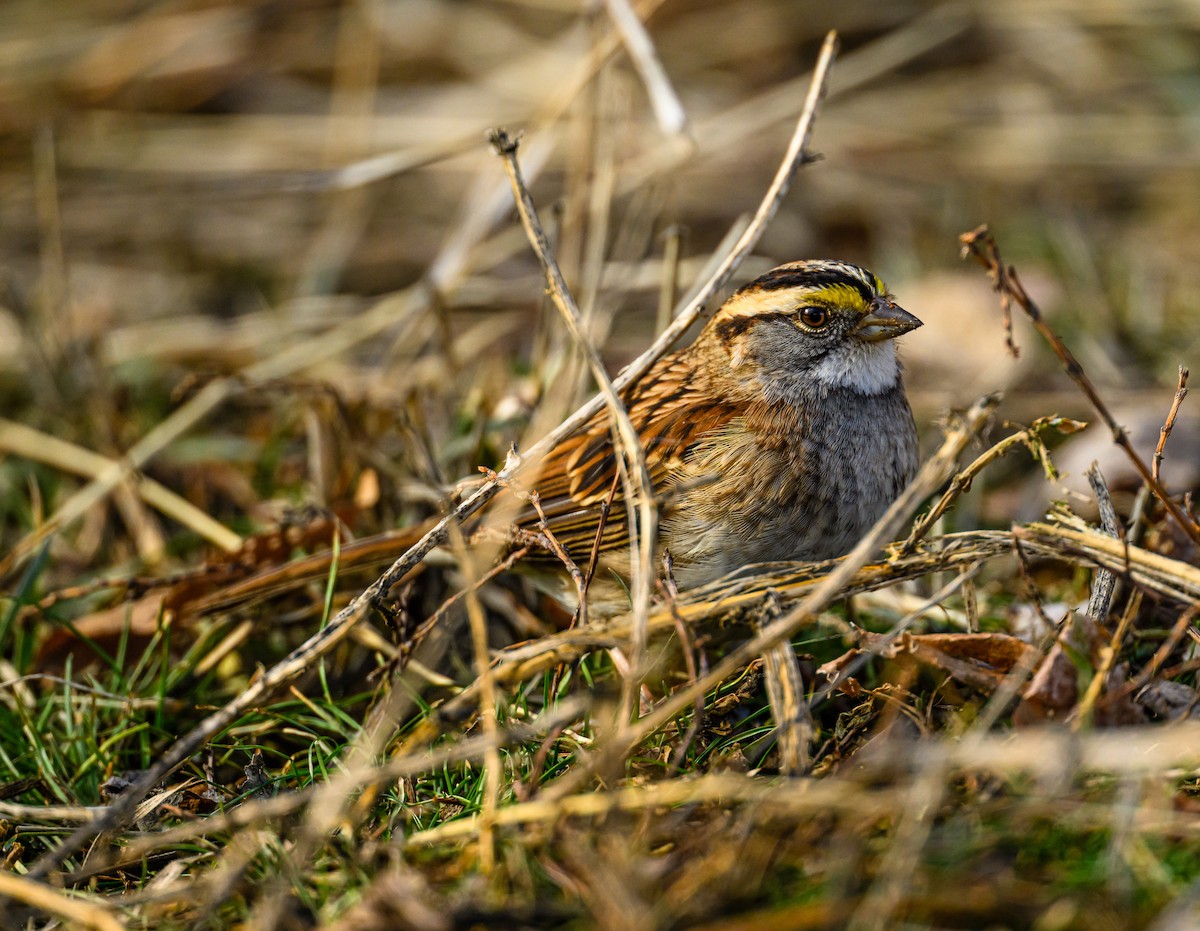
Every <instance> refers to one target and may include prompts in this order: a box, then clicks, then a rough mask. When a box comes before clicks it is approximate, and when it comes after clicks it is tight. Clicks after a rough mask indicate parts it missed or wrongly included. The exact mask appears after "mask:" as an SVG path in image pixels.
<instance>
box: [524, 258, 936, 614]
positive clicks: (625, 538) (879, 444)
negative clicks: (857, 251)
mask: <svg viewBox="0 0 1200 931" xmlns="http://www.w3.org/2000/svg"><path fill="white" fill-rule="evenodd" d="M921 325H922V322H921V321H920V320H919V319H918V318H917V317H915V316H914V315H913V314H911V313H909V312H908V311H907V310H904V309H903V308H901V307H900V306H898V305H897V304H896V302H895V300H894V299H893V297H892V295H891V293H890V292H889V291H888V289H887V286H886V285H885V284H884V283H883V281H882V280H881V279H880V278H879V277H878V276H876V275H875V274H874V273H872V272H870V271H868V270H867V269H865V268H862V267H860V266H858V265H854V264H851V263H849V262H843V261H836V260H827V259H826V260H803V261H795V262H789V263H787V264H784V265H780V266H778V267H777V268H773V269H772V270H771V271H769V272H767V273H765V274H763V275H761V276H760V277H758V278H755V279H754V280H752V281H750V282H749V283H748V284H746V285H744V286H743V287H741V288H739V289H737V290H736V291H735V292H734V293H733V294H731V295H730V297H729V298H728V299H727V300H726V301H725V302H724V303H723V304H722V305H721V307H720V308H719V309H718V310H717V311H716V312H715V313H714V314H713V315H712V316H711V318H710V319H709V320H708V322H707V324H706V325H705V326H704V328H703V329H702V330H701V332H700V333H699V334H698V335H697V337H696V339H695V340H694V341H693V342H692V343H691V344H690V345H688V346H686V347H684V348H682V349H679V350H676V351H674V352H671V353H668V354H666V355H664V356H663V357H662V358H661V359H659V360H658V361H657V362H656V363H655V364H654V365H653V366H652V367H651V368H650V370H649V371H648V372H647V373H646V374H645V375H644V376H643V377H641V378H640V379H638V380H637V381H635V382H633V383H632V384H631V385H629V386H628V387H627V388H626V389H625V390H624V391H623V392H622V393H621V400H622V402H623V403H624V406H625V408H626V410H627V411H628V413H629V418H630V420H631V422H632V424H633V427H634V429H635V430H636V432H637V435H638V438H639V440H640V442H641V446H642V448H643V450H644V457H645V463H646V468H647V472H648V474H649V477H650V480H651V483H652V486H653V494H654V497H655V499H656V501H657V502H658V507H659V522H658V523H659V528H658V529H659V533H658V545H659V551H660V555H662V554H668V555H669V557H670V565H671V567H672V575H673V581H674V583H675V584H676V585H677V586H678V588H679V589H681V590H683V589H687V588H693V587H696V586H699V585H703V584H706V583H708V582H711V581H714V580H716V579H718V578H720V577H721V576H724V575H726V574H728V573H729V572H731V571H734V570H737V569H740V568H742V567H744V566H746V565H749V564H754V563H762V562H774V561H781V560H806V561H813V560H824V559H831V558H833V557H836V556H840V555H843V554H844V553H846V552H848V551H849V550H850V549H851V548H852V547H853V546H854V544H855V543H856V542H857V541H858V540H859V538H860V537H861V536H862V535H863V533H865V532H866V531H867V530H868V529H869V528H870V527H871V525H872V524H873V523H874V522H875V521H876V520H877V519H878V518H879V517H880V516H881V515H882V514H883V512H884V511H885V510H886V509H887V507H888V506H889V505H890V504H891V502H892V501H893V500H895V498H896V496H897V495H899V493H900V491H901V490H902V489H903V488H904V487H905V485H906V484H907V483H908V482H909V481H910V480H911V479H912V477H913V476H914V475H915V473H916V470H917V466H918V437H917V428H916V423H915V421H914V418H913V414H912V410H911V408H910V407H909V403H908V399H907V397H906V395H905V391H904V384H903V374H902V367H901V363H900V360H899V357H898V355H897V352H896V337H899V336H901V335H903V334H905V333H908V332H910V331H912V330H914V329H916V328H917V327H919V326H921ZM612 437H613V430H612V419H611V415H610V413H609V412H608V410H607V409H601V411H600V412H598V413H597V414H596V415H594V416H593V417H592V418H591V419H590V420H589V421H587V422H586V423H585V424H584V425H583V426H582V427H580V428H579V429H578V430H576V431H575V432H574V433H572V434H570V435H569V436H568V437H566V438H565V439H564V440H562V441H561V442H560V443H559V444H558V445H557V446H556V447H554V448H553V449H552V450H551V451H550V452H549V453H548V454H547V455H546V457H545V459H544V460H543V461H542V464H541V468H540V471H539V472H538V473H537V477H536V479H535V480H534V481H533V482H532V490H534V491H536V493H537V500H538V504H537V506H533V505H526V506H524V508H523V510H521V511H520V512H519V513H518V514H517V516H516V518H515V527H516V529H517V530H518V531H524V532H526V533H527V534H532V535H535V536H536V534H538V533H541V534H542V536H543V539H545V538H546V537H547V536H552V537H553V539H554V541H556V543H557V544H558V545H559V548H560V549H562V550H565V551H566V554H568V556H569V558H570V560H571V561H572V562H574V563H575V564H576V567H577V568H578V569H580V570H584V569H586V570H587V576H588V578H589V579H590V585H589V587H588V588H587V606H588V610H589V611H591V612H593V613H594V614H599V615H600V616H611V615H613V614H617V613H621V612H623V611H627V610H628V609H629V604H630V602H629V595H628V588H627V585H628V580H629V573H630V568H631V555H630V545H629V526H628V516H627V509H626V506H625V501H624V497H623V489H622V483H621V482H620V481H619V480H618V478H617V476H618V461H617V459H618V455H619V453H618V451H617V449H616V447H614V444H613V439H612ZM553 549H554V548H553V547H542V548H534V550H533V551H532V552H531V554H530V555H529V556H528V557H527V558H526V559H525V560H523V561H522V562H523V564H524V565H525V568H526V571H527V574H530V575H531V576H532V577H533V578H534V580H535V582H536V583H537V585H538V587H539V588H541V589H542V590H543V591H545V592H547V593H548V594H550V595H551V596H552V597H553V598H554V599H555V600H557V601H559V602H560V603H561V604H563V605H564V606H565V607H567V608H568V609H571V610H575V609H577V608H578V600H579V598H578V584H577V582H572V580H571V578H570V576H569V574H568V573H567V572H566V571H563V570H564V569H565V568H566V563H564V561H563V559H562V554H561V553H558V554H556V553H555V552H554V551H553ZM593 560H594V561H595V565H593V564H592V563H593ZM581 574H582V573H581Z"/></svg>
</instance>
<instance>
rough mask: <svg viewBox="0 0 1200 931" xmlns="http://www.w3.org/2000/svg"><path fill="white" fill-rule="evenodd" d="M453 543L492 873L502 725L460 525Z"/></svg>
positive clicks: (483, 831)
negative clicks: (461, 579)
mask: <svg viewBox="0 0 1200 931" xmlns="http://www.w3.org/2000/svg"><path fill="white" fill-rule="evenodd" d="M450 539H451V542H452V543H453V545H454V550H455V553H456V554H457V556H458V563H459V565H460V566H462V569H463V572H464V573H465V574H466V577H467V620H468V621H469V623H470V625H471V646H472V649H473V651H474V654H475V676H476V678H477V679H478V681H479V685H480V688H479V718H480V720H481V721H482V722H483V736H484V737H485V738H487V740H488V746H487V748H486V749H485V750H484V755H483V767H484V770H483V780H484V788H483V802H482V805H481V807H480V813H479V824H480V831H479V865H480V868H481V869H482V870H483V872H484V874H485V875H486V874H490V873H491V871H492V868H493V867H494V866H495V863H496V842H495V835H494V832H493V827H492V825H493V822H494V821H495V817H496V807H497V804H498V802H499V799H500V779H501V775H502V773H503V769H502V764H501V762H500V745H499V736H500V723H499V720H498V719H497V717H496V714H497V701H496V679H495V676H494V675H493V674H492V659H491V656H490V655H489V652H488V630H487V629H488V624H487V616H486V615H485V614H484V611H483V606H482V605H481V604H480V603H479V592H478V585H477V584H476V576H477V573H476V571H475V563H474V561H473V557H472V556H471V554H470V553H469V552H467V545H466V543H465V542H464V540H463V538H462V533H461V531H460V530H459V528H458V526H457V525H453V526H452V527H451V534H450Z"/></svg>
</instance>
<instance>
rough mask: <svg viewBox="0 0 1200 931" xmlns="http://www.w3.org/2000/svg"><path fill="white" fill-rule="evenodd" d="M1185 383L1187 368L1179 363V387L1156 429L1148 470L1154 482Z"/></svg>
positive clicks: (1185, 386)
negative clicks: (1156, 441)
mask: <svg viewBox="0 0 1200 931" xmlns="http://www.w3.org/2000/svg"><path fill="white" fill-rule="evenodd" d="M1187 383H1188V370H1187V369H1185V368H1184V367H1183V366H1182V365H1181V366H1179V387H1177V388H1176V389H1175V398H1174V400H1172V401H1171V409H1170V410H1169V411H1168V412H1167V419H1166V420H1165V421H1164V422H1163V425H1162V428H1161V429H1160V430H1159V431H1158V445H1157V446H1155V447H1154V463H1153V465H1152V466H1151V469H1150V471H1151V474H1153V476H1154V480H1155V481H1156V482H1157V481H1159V470H1160V469H1161V468H1162V461H1163V450H1164V449H1165V448H1166V446H1167V437H1169V436H1170V435H1171V431H1172V430H1174V429H1175V418H1176V417H1178V416H1179V407H1180V405H1181V404H1183V399H1184V398H1186V397H1187V393H1188V390H1187Z"/></svg>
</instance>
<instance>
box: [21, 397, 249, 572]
mask: <svg viewBox="0 0 1200 931" xmlns="http://www.w3.org/2000/svg"><path fill="white" fill-rule="evenodd" d="M0 450H3V451H4V452H7V453H12V454H13V455H17V456H22V457H24V458H26V459H32V460H34V461H35V462H42V463H45V464H46V465H50V466H53V467H54V468H56V469H61V470H63V471H64V472H72V473H74V474H76V475H81V476H83V477H84V478H88V479H93V480H95V479H97V478H99V477H100V476H101V475H103V474H104V473H105V472H106V471H107V470H109V469H112V468H114V467H117V466H118V463H116V462H114V461H113V460H112V459H109V458H107V457H105V456H101V455H100V454H99V453H94V452H92V451H91V450H90V449H84V448H83V447H82V446H77V445H75V444H74V443H69V442H67V441H66V440H62V439H59V438H58V437H56V436H50V435H49V434H46V433H43V432H42V431H41V430H35V429H34V428H33V427H29V426H26V425H25V424H19V423H16V422H14V421H11V420H7V419H5V418H0ZM131 481H132V484H133V488H134V489H135V490H136V492H137V494H138V496H139V497H140V498H141V499H142V500H143V501H145V502H146V503H147V504H148V505H150V506H151V507H152V508H154V509H155V510H157V511H160V512H162V513H163V514H165V515H167V516H168V517H170V518H173V519H174V520H177V521H179V523H181V524H183V525H184V526H185V527H188V528H190V529H192V530H194V531H195V532H196V533H197V534H198V535H199V536H201V537H203V538H204V539H206V540H208V541H209V542H210V543H212V544H214V545H216V546H219V547H220V548H221V549H223V550H225V551H226V552H228V553H234V552H237V550H238V548H239V547H240V546H241V545H242V542H243V541H242V538H241V537H240V536H238V535H237V534H236V533H234V532H233V531H232V530H230V529H229V528H228V527H226V526H225V525H224V524H222V523H220V522H219V521H216V520H213V518H212V517H210V516H209V515H208V514H206V513H205V512H204V511H202V510H200V509H199V508H198V507H196V506H195V505H194V504H192V503H191V502H190V501H188V500H187V499H186V498H182V497H180V496H179V495H177V494H175V492H173V491H171V490H170V489H169V488H166V487H165V486H163V485H160V484H159V483H158V482H156V481H154V479H152V478H147V477H146V476H144V475H139V476H135V477H134V478H132V480H131Z"/></svg>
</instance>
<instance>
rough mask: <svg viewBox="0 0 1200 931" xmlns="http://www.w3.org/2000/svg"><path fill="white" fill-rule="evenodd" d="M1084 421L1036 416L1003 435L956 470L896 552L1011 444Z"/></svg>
mask: <svg viewBox="0 0 1200 931" xmlns="http://www.w3.org/2000/svg"><path fill="white" fill-rule="evenodd" d="M1086 426H1087V424H1085V423H1080V422H1079V421H1078V420H1070V419H1069V418H1066V417H1059V416H1057V415H1054V416H1051V417H1039V418H1038V419H1037V420H1035V421H1034V422H1033V423H1032V424H1031V425H1030V426H1029V427H1027V428H1026V429H1024V430H1021V431H1019V432H1017V433H1014V434H1012V435H1011V436H1006V437H1005V438H1004V439H1002V440H1001V441H1000V442H999V443H996V444H995V445H994V446H992V447H991V449H989V450H987V451H986V452H985V453H983V455H981V456H980V457H979V458H978V459H976V460H975V461H974V462H972V463H971V464H970V465H969V466H967V467H966V468H965V469H963V470H962V471H961V472H959V473H958V474H957V475H955V476H954V478H953V479H951V481H950V487H949V488H947V489H946V491H945V493H944V494H943V495H942V497H941V498H939V499H938V501H937V503H936V504H935V505H934V506H933V507H931V508H930V509H929V512H928V513H927V514H924V515H923V516H922V517H921V518H920V519H919V520H917V522H916V523H915V524H914V525H913V529H912V532H911V533H910V534H909V535H908V539H906V540H905V541H904V543H902V544H901V545H900V549H899V553H900V555H902V556H903V555H906V554H908V553H911V552H912V551H913V549H914V548H915V547H916V545H917V543H919V542H920V541H921V540H922V539H923V538H924V537H925V535H926V534H927V533H929V530H930V528H931V527H933V525H934V524H935V523H936V522H937V521H938V519H939V518H940V517H941V516H942V515H943V514H945V513H946V511H947V510H948V509H949V507H950V505H951V504H953V503H954V501H955V499H956V498H958V496H959V495H961V494H963V493H965V492H967V491H970V489H971V483H972V482H973V481H975V477H976V476H977V475H979V473H980V472H982V471H983V470H984V469H985V468H987V466H989V465H991V464H992V463H993V462H995V461H996V460H997V459H999V458H1000V457H1001V456H1003V455H1004V454H1005V453H1007V452H1008V451H1009V450H1011V449H1012V448H1013V447H1014V446H1016V445H1018V444H1024V445H1025V446H1028V447H1030V448H1031V449H1037V448H1039V447H1041V442H1042V441H1041V434H1042V432H1043V431H1045V430H1050V429H1052V430H1057V431H1058V432H1059V433H1062V434H1070V433H1075V432H1076V431H1078V430H1082V429H1083V428H1084V427H1086Z"/></svg>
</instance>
